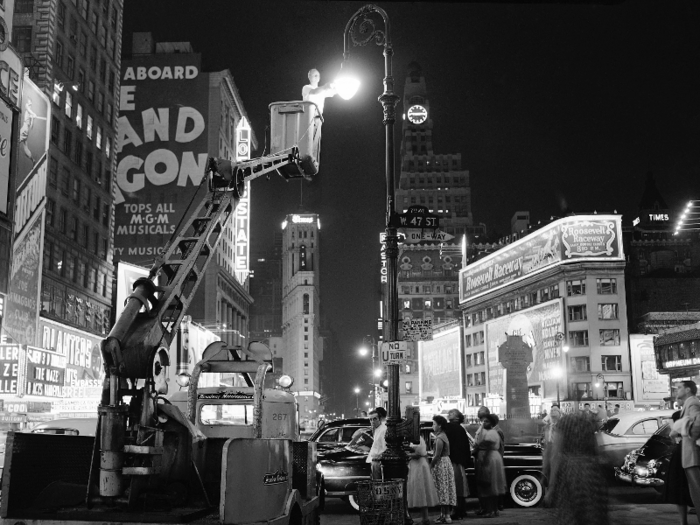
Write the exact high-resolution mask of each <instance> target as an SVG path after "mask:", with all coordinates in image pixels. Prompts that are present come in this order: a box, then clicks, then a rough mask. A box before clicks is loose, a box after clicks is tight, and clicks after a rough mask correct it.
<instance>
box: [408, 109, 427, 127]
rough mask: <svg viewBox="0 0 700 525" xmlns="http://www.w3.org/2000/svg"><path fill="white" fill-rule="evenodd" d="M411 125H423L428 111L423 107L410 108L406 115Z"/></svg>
mask: <svg viewBox="0 0 700 525" xmlns="http://www.w3.org/2000/svg"><path fill="white" fill-rule="evenodd" d="M406 116H407V117H408V120H410V121H411V123H412V124H423V122H425V121H426V120H427V119H428V110H427V109H425V108H424V107H423V106H418V105H416V106H411V107H410V108H408V112H407V113H406Z"/></svg>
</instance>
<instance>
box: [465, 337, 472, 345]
mask: <svg viewBox="0 0 700 525" xmlns="http://www.w3.org/2000/svg"><path fill="white" fill-rule="evenodd" d="M471 345H472V334H467V335H465V336H464V346H466V347H470V346H471Z"/></svg>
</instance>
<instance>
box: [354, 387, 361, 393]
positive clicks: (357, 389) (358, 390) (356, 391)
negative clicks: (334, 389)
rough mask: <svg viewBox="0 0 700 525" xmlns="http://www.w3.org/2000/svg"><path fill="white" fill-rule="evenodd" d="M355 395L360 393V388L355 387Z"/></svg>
mask: <svg viewBox="0 0 700 525" xmlns="http://www.w3.org/2000/svg"><path fill="white" fill-rule="evenodd" d="M355 393H356V394H359V393H360V387H357V386H356V387H355Z"/></svg>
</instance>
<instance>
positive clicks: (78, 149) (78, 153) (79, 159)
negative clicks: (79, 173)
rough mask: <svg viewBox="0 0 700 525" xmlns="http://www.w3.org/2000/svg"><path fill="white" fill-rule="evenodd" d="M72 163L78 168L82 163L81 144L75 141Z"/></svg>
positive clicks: (79, 141)
mask: <svg viewBox="0 0 700 525" xmlns="http://www.w3.org/2000/svg"><path fill="white" fill-rule="evenodd" d="M73 162H75V163H76V164H77V165H78V166H80V165H81V163H82V162H83V142H82V141H81V140H76V141H75V155H73Z"/></svg>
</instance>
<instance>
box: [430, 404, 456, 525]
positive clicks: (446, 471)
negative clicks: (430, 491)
mask: <svg viewBox="0 0 700 525" xmlns="http://www.w3.org/2000/svg"><path fill="white" fill-rule="evenodd" d="M446 426H447V420H446V419H445V418H444V417H442V416H433V432H435V450H434V451H433V459H432V461H431V462H430V468H431V469H432V471H433V479H434V480H435V487H436V488H437V493H438V499H439V500H440V517H439V518H437V519H436V520H435V523H452V518H451V517H450V513H451V510H452V507H454V506H455V505H457V490H456V488H455V474H454V471H453V470H452V462H451V461H450V442H449V441H448V440H447V436H446V435H445V431H444V429H445V427H446Z"/></svg>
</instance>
